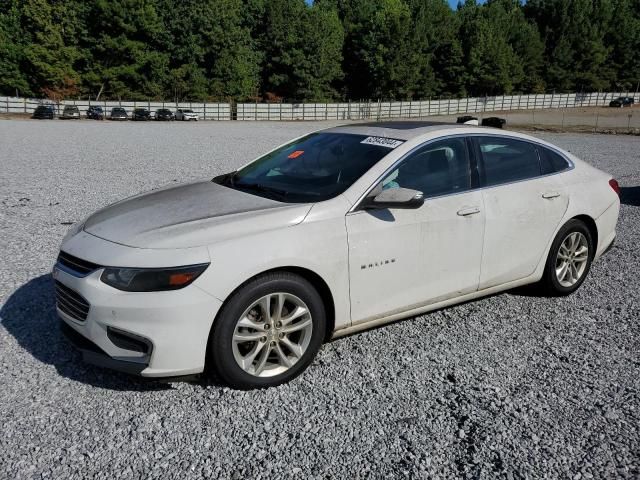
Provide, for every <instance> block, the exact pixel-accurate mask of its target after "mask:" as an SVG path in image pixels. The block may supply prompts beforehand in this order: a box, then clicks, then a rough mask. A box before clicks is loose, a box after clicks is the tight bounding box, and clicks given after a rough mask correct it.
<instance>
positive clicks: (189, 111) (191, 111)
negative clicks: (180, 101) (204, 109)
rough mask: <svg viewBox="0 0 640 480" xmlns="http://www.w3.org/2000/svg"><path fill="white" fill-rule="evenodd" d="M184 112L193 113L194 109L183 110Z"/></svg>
mask: <svg viewBox="0 0 640 480" xmlns="http://www.w3.org/2000/svg"><path fill="white" fill-rule="evenodd" d="M182 113H193V110H182Z"/></svg>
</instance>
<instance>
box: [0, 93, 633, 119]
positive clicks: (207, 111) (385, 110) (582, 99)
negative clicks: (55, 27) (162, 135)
mask: <svg viewBox="0 0 640 480" xmlns="http://www.w3.org/2000/svg"><path fill="white" fill-rule="evenodd" d="M620 96H632V97H634V98H635V101H636V104H640V95H638V94H637V93H636V94H628V93H624V92H594V93H560V94H554V93H551V94H532V95H503V96H494V97H469V98H451V99H429V100H416V101H400V102H383V101H360V102H342V103H237V104H236V103H197V102H178V103H176V102H151V101H148V102H121V101H115V102H114V101H102V102H95V101H89V100H65V101H62V102H53V101H50V100H46V99H31V98H17V97H0V113H23V114H31V113H33V111H34V110H35V109H36V107H37V106H38V105H41V104H43V103H48V104H53V105H54V107H55V108H56V110H57V113H62V110H63V109H64V106H65V105H75V106H77V107H78V109H79V110H80V112H81V114H83V115H84V114H85V112H86V110H87V109H88V108H89V106H94V105H99V106H101V107H102V108H103V109H104V110H105V112H106V113H107V114H108V112H109V111H110V110H111V108H113V107H123V108H124V109H125V110H127V112H128V113H129V114H131V113H132V112H133V110H134V109H135V108H146V109H148V110H151V111H154V110H157V109H160V108H167V109H169V110H172V111H174V112H175V110H177V109H179V108H189V109H191V110H193V111H194V112H195V113H197V114H198V116H199V117H200V118H201V119H203V120H241V121H256V120H275V121H280V120H382V119H393V118H423V117H430V116H435V115H455V114H461V113H484V112H495V111H507V112H508V111H514V110H537V109H559V108H573V107H597V106H607V105H609V102H610V101H611V100H612V99H614V98H617V97H620Z"/></svg>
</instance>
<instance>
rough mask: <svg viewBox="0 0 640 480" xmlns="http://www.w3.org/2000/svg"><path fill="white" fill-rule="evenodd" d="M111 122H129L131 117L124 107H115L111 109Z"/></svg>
mask: <svg viewBox="0 0 640 480" xmlns="http://www.w3.org/2000/svg"><path fill="white" fill-rule="evenodd" d="M109 119H110V120H128V119H129V115H127V111H126V110H125V109H124V108H122V107H113V108H112V109H111V116H110V117H109Z"/></svg>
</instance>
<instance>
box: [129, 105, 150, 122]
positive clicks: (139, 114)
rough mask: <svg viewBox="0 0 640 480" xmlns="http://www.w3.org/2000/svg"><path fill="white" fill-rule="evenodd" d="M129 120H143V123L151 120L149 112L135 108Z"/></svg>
mask: <svg viewBox="0 0 640 480" xmlns="http://www.w3.org/2000/svg"><path fill="white" fill-rule="evenodd" d="M131 120H143V121H146V120H151V112H150V111H149V110H147V109H146V108H136V109H135V110H134V111H133V115H132V116H131Z"/></svg>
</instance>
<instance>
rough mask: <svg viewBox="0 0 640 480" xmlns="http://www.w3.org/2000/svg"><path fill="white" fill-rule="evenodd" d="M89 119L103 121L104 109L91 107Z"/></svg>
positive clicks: (88, 113) (88, 112)
mask: <svg viewBox="0 0 640 480" xmlns="http://www.w3.org/2000/svg"><path fill="white" fill-rule="evenodd" d="M87 118H91V119H93V120H103V119H104V110H102V107H98V106H90V107H89V108H88V109H87Z"/></svg>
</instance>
